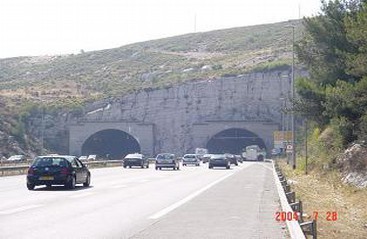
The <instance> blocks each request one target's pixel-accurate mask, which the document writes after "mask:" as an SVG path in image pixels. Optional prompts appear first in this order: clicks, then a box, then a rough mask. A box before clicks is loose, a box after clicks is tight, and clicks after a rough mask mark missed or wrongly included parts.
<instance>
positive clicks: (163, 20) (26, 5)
mask: <svg viewBox="0 0 367 239" xmlns="http://www.w3.org/2000/svg"><path fill="white" fill-rule="evenodd" d="M320 2H321V1H320V0H251V1H250V0H0V58H7V57H16V56H38V55H58V54H71V53H79V52H80V51H81V50H83V51H92V50H102V49H108V48H115V47H120V46H123V45H127V44H130V43H135V42H142V41H147V40H152V39H160V38H165V37H170V36H176V35H182V34H187V33H194V32H205V31H211V30H218V29H225V28H232V27H243V26H251V25H258V24H264V23H274V22H281V21H287V20H290V19H297V18H299V17H304V16H307V17H310V16H315V15H317V14H318V13H319V12H320V6H321V3H320Z"/></svg>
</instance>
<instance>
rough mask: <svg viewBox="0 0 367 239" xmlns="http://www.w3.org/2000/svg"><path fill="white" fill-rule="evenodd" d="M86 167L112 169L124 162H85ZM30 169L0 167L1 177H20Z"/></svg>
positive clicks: (9, 166)
mask: <svg viewBox="0 0 367 239" xmlns="http://www.w3.org/2000/svg"><path fill="white" fill-rule="evenodd" d="M83 163H84V164H85V165H87V166H88V167H89V168H97V167H112V166H116V164H119V165H122V163H123V160H99V161H84V162H83ZM28 168H29V164H20V165H19V164H18V165H16V164H14V165H7V166H1V167H0V176H9V175H20V174H26V173H27V171H28Z"/></svg>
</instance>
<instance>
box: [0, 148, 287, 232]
mask: <svg viewBox="0 0 367 239" xmlns="http://www.w3.org/2000/svg"><path fill="white" fill-rule="evenodd" d="M190 157H191V156H190ZM190 157H189V158H190ZM126 158H127V159H129V162H130V163H131V165H128V164H126V163H125V160H124V162H122V163H121V165H120V166H118V167H107V168H88V167H87V166H85V164H84V162H82V161H80V160H79V159H78V158H77V157H72V156H66V155H48V156H40V157H37V158H36V159H35V160H34V161H33V162H32V164H31V166H30V168H29V170H28V173H27V176H24V175H18V176H9V177H1V178H0V202H1V204H0V224H1V226H0V238H286V234H287V232H286V230H285V226H284V225H283V224H282V222H277V221H275V220H274V215H275V212H276V210H278V209H279V202H278V197H277V192H276V189H275V186H274V185H275V184H274V181H273V180H274V177H273V171H272V170H273V169H272V164H270V163H267V162H254V161H244V162H243V163H238V162H237V161H236V162H237V165H238V166H236V165H235V164H234V163H231V159H230V158H231V155H229V154H228V155H227V154H221V155H212V157H210V159H209V160H208V162H202V161H201V160H200V159H199V161H198V163H197V161H195V162H194V161H192V162H193V163H189V161H186V163H185V165H186V166H183V162H184V161H183V160H182V159H179V158H178V157H176V156H175V155H174V154H159V155H157V157H156V159H155V160H154V161H150V162H149V161H146V160H145V159H146V158H145V157H144V155H141V154H130V155H127V157H126ZM133 160H136V161H133ZM190 160H196V159H192V158H191V159H190ZM218 160H220V162H219V161H218ZM217 161H218V162H217ZM146 162H148V166H146ZM149 166H152V167H149ZM25 184H26V186H27V187H28V189H29V190H27V188H26V187H25V186H24V185H25ZM259 228H262V229H261V230H259ZM229 235H230V237H228V236H229Z"/></svg>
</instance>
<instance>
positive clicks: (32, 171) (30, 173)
mask: <svg viewBox="0 0 367 239" xmlns="http://www.w3.org/2000/svg"><path fill="white" fill-rule="evenodd" d="M28 174H29V175H33V174H34V169H33V168H32V167H30V168H29V169H28Z"/></svg>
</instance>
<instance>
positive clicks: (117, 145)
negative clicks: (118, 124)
mask: <svg viewBox="0 0 367 239" xmlns="http://www.w3.org/2000/svg"><path fill="white" fill-rule="evenodd" d="M139 152H140V145H139V143H138V141H137V140H136V139H135V138H134V137H133V136H131V135H130V134H128V133H126V132H124V131H120V130H115V129H107V130H102V131H99V132H97V133H95V134H93V135H92V136H90V137H89V138H88V139H87V140H86V141H85V142H84V144H83V146H82V154H83V155H90V154H96V155H97V156H98V157H102V158H108V159H122V158H123V157H125V155H127V154H129V153H139Z"/></svg>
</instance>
